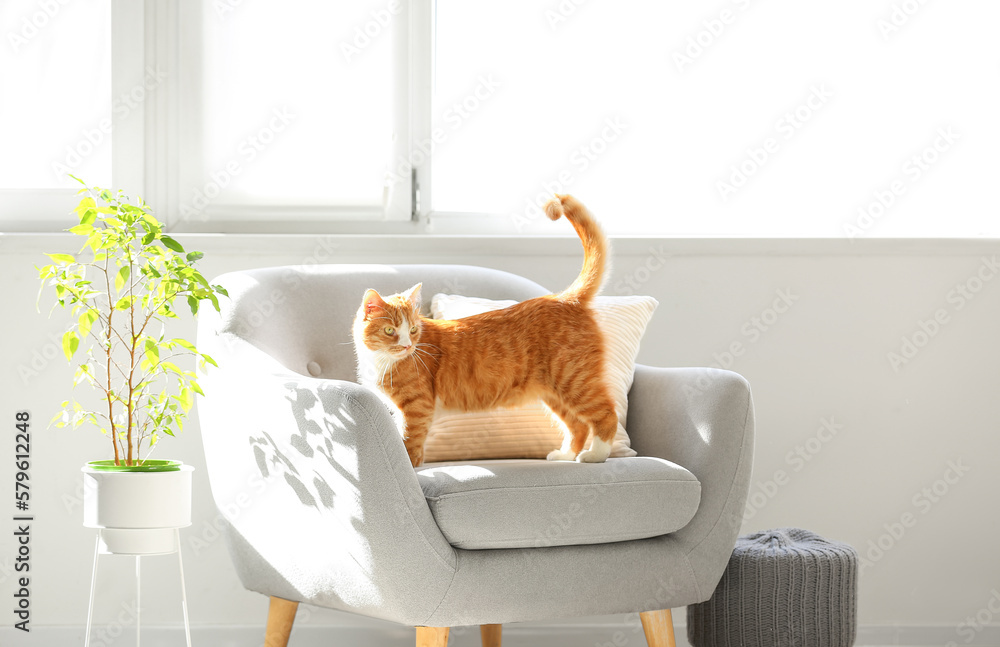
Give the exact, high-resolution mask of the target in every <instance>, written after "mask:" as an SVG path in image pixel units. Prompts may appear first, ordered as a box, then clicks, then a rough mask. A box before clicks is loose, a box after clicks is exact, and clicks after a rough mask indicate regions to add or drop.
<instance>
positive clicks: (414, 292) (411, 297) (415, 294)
mask: <svg viewBox="0 0 1000 647" xmlns="http://www.w3.org/2000/svg"><path fill="white" fill-rule="evenodd" d="M423 285H424V284H423V283H417V284H416V285H414V286H413V287H412V288H410V289H409V290H407V291H406V292H404V293H403V296H404V297H406V300H407V301H409V302H410V303H412V304H413V309H414V310H417V311H419V310H420V288H421V287H423Z"/></svg>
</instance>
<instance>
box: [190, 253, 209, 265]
mask: <svg viewBox="0 0 1000 647" xmlns="http://www.w3.org/2000/svg"><path fill="white" fill-rule="evenodd" d="M203 258H205V254H203V253H202V252H191V253H190V254H188V255H187V262H188V263H194V262H195V261H200V260H201V259H203Z"/></svg>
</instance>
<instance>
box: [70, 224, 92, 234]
mask: <svg viewBox="0 0 1000 647" xmlns="http://www.w3.org/2000/svg"><path fill="white" fill-rule="evenodd" d="M67 231H69V233H71V234H76V235H77V236H89V235H91V234H92V233H94V225H91V224H79V225H77V226H76V227H70V228H69V229H68V230H67Z"/></svg>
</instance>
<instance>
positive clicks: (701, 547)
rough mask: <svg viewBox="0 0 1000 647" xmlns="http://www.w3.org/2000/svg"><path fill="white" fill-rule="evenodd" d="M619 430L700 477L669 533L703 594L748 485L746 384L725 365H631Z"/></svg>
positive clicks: (729, 544)
mask: <svg viewBox="0 0 1000 647" xmlns="http://www.w3.org/2000/svg"><path fill="white" fill-rule="evenodd" d="M626 429H627V430H628V434H629V438H630V440H631V443H632V448H633V449H635V450H636V452H638V453H639V455H640V456H656V457H659V458H664V459H667V460H669V461H672V462H674V463H677V464H678V465H681V466H683V467H685V468H687V469H688V470H690V471H691V472H692V473H693V474H694V475H695V476H696V477H697V478H698V480H699V481H700V482H701V503H700V505H699V506H698V512H697V513H696V514H695V516H694V518H693V519H692V520H691V522H690V523H688V525H687V526H685V527H684V528H682V529H681V530H679V531H677V532H676V533H674V535H673V537H674V538H675V539H676V540H677V541H679V542H681V544H682V546H683V549H684V551H685V552H686V555H687V558H688V561H689V563H690V564H691V567H692V571H693V572H694V573H695V574H697V578H698V586H699V589H700V593H701V594H702V595H703V596H704V597H703V599H708V598H709V597H710V596H711V594H712V591H713V590H714V589H715V586H716V585H717V584H718V582H719V579H720V578H721V577H722V573H723V571H724V570H725V568H726V564H727V563H728V560H729V556H730V555H731V554H732V549H733V546H734V545H735V543H736V538H737V536H738V535H739V531H740V526H741V525H742V522H743V509H744V506H745V505H746V499H747V494H748V491H749V488H750V473H751V467H752V463H753V440H754V416H753V399H752V397H751V394H750V386H749V385H748V384H747V381H746V380H745V379H743V377H741V376H740V375H737V374H736V373H732V372H730V371H722V370H717V369H708V368H672V369H665V368H653V367H649V366H642V365H637V366H636V369H635V380H634V382H633V383H632V389H631V391H629V408H628V420H627V425H626Z"/></svg>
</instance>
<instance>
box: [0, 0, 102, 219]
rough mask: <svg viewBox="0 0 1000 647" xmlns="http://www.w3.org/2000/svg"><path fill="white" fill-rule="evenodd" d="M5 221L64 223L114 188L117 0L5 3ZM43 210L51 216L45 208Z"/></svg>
mask: <svg viewBox="0 0 1000 647" xmlns="http://www.w3.org/2000/svg"><path fill="white" fill-rule="evenodd" d="M0 34H2V35H3V42H2V43H0V92H2V95H0V97H2V98H0V123H2V124H4V127H3V129H2V132H0V142H2V143H0V151H3V154H2V155H0V218H3V219H4V221H6V222H20V223H22V225H23V226H25V227H28V226H32V220H33V219H39V218H41V219H45V218H46V217H48V218H63V217H64V216H65V213H66V212H67V211H68V210H69V209H70V208H71V207H70V206H67V205H70V203H71V201H72V196H73V194H74V193H75V192H76V189H77V188H79V185H78V184H77V183H76V182H75V181H73V180H72V179H71V178H70V177H69V175H68V174H70V173H72V174H74V175H83V176H84V177H87V178H93V179H92V180H91V181H92V182H104V183H110V181H111V147H112V143H111V139H112V134H113V133H112V121H111V119H112V95H111V46H110V43H111V2H110V0H94V1H92V2H88V3H65V4H64V3H60V2H41V3H40V2H36V1H34V0H8V1H5V2H3V3H2V4H0ZM39 206H42V207H44V209H38V208H37V207H39Z"/></svg>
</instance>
